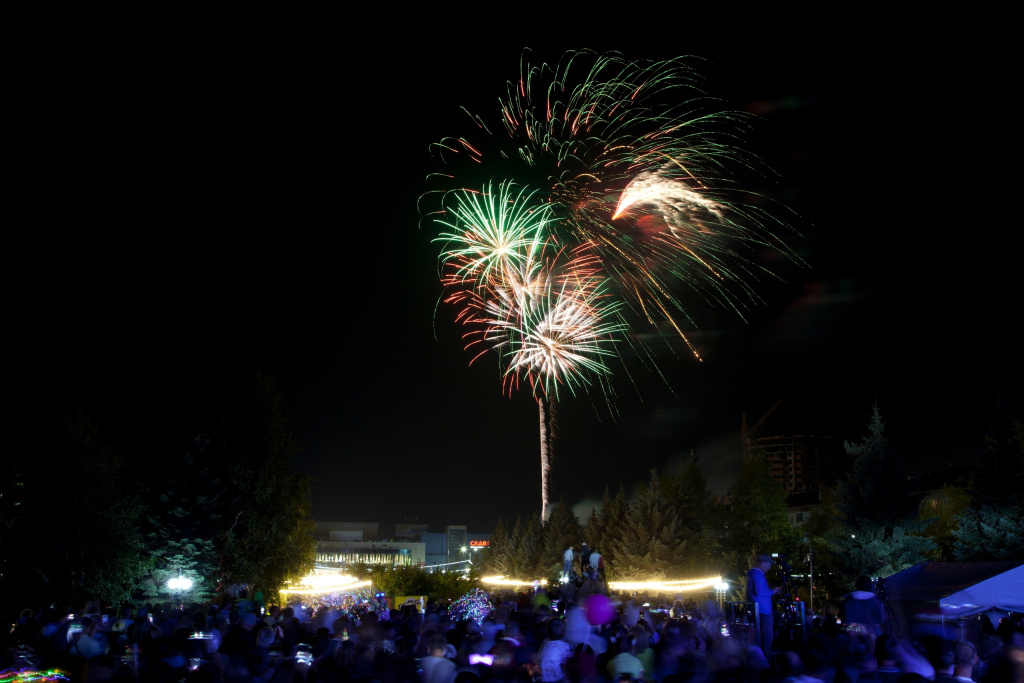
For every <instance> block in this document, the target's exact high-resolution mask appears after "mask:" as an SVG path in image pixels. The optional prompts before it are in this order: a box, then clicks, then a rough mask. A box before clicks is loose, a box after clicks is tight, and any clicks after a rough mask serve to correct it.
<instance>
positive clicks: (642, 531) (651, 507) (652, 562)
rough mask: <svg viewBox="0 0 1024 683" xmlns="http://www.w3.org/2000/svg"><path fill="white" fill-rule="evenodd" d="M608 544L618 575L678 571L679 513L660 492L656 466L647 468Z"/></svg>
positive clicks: (664, 574)
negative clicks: (643, 481)
mask: <svg viewBox="0 0 1024 683" xmlns="http://www.w3.org/2000/svg"><path fill="white" fill-rule="evenodd" d="M609 547H611V548H612V549H613V553H612V555H613V557H614V561H615V564H614V567H615V576H616V577H618V578H622V579H640V578H643V577H650V578H652V579H664V578H667V577H669V576H671V575H675V574H678V573H679V565H680V563H681V560H682V557H683V552H684V549H685V547H686V542H685V541H684V540H683V538H682V525H681V523H680V521H679V516H678V515H677V514H676V512H675V510H674V509H673V508H672V505H671V504H670V503H669V502H668V500H667V499H666V498H665V497H664V496H663V495H662V491H661V478H660V477H659V476H658V471H657V470H651V477H650V479H649V480H648V482H647V484H646V485H644V486H641V487H640V489H639V490H638V491H637V495H636V499H635V500H634V501H633V503H632V504H631V505H630V506H629V508H628V511H627V513H626V518H625V520H624V524H623V527H622V533H621V534H620V535H619V537H618V538H617V539H616V540H615V541H614V542H612V543H611V544H610V546H609ZM605 563H606V564H609V563H608V561H607V559H606V562H605Z"/></svg>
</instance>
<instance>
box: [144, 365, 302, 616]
mask: <svg viewBox="0 0 1024 683" xmlns="http://www.w3.org/2000/svg"><path fill="white" fill-rule="evenodd" d="M180 380H181V384H180V386H181V388H182V391H181V392H180V394H179V395H177V396H175V397H173V398H172V399H171V401H172V402H171V404H170V406H169V410H168V412H167V414H166V417H165V419H164V420H163V423H162V433H159V434H157V435H156V436H155V437H154V436H153V435H150V438H151V439H153V440H154V442H155V443H154V445H153V447H152V448H153V453H154V457H152V458H150V459H149V461H148V465H149V468H150V470H149V472H148V475H147V476H146V477H145V481H146V482H150V486H151V488H150V489H149V490H148V491H147V493H146V500H147V502H148V504H149V505H148V508H149V509H148V513H147V522H148V523H147V527H146V533H147V545H148V546H149V551H150V553H151V554H152V557H153V558H154V560H155V563H154V566H153V568H152V570H151V571H150V572H149V573H148V574H147V575H146V576H145V577H144V578H143V580H142V581H140V583H139V585H138V587H137V589H138V592H139V594H140V597H156V596H157V595H160V594H161V593H166V579H167V578H168V577H170V576H172V575H176V574H177V573H178V571H179V570H180V571H182V572H183V573H185V572H188V573H189V578H190V579H192V581H193V589H192V590H193V593H194V595H195V596H196V597H202V596H209V595H210V592H211V591H224V590H228V589H230V588H231V587H233V586H248V587H250V588H259V589H260V590H262V591H263V592H264V593H265V594H267V595H273V594H274V593H275V592H276V591H277V590H278V589H279V588H280V587H281V585H283V583H284V581H285V579H286V578H288V577H293V576H301V575H304V574H305V573H306V572H307V571H308V570H309V569H310V568H311V567H312V565H313V560H314V555H315V551H316V542H315V540H314V538H313V522H312V519H311V517H310V514H309V511H310V507H311V493H310V487H309V481H308V479H307V478H306V477H305V476H303V475H299V474H295V473H293V472H292V471H291V468H292V465H293V462H294V460H295V458H296V457H297V455H298V453H299V448H298V446H297V445H296V444H295V442H294V439H293V437H292V434H291V432H290V431H289V430H288V428H287V425H286V415H285V414H284V412H283V410H282V408H281V405H280V394H279V392H278V390H277V388H276V386H275V385H274V383H273V381H272V380H271V379H270V378H268V377H266V376H262V375H237V376H234V377H226V376H221V375H217V374H209V375H204V374H199V373H190V372H187V371H186V372H183V373H182V374H181V376H180Z"/></svg>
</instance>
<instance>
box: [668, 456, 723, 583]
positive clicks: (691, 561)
mask: <svg viewBox="0 0 1024 683" xmlns="http://www.w3.org/2000/svg"><path fill="white" fill-rule="evenodd" d="M662 488H663V489H664V493H665V498H666V499H667V500H668V502H669V504H670V505H671V506H672V507H673V508H674V509H675V511H676V514H677V515H678V516H679V521H680V523H681V525H682V532H681V533H682V539H683V541H684V542H685V543H686V552H685V553H683V557H682V558H681V564H680V566H679V568H680V569H682V570H683V571H684V573H687V574H688V573H690V572H693V571H698V570H702V569H703V570H708V569H710V568H711V567H712V566H713V565H714V564H715V560H716V559H717V558H716V556H715V555H716V550H717V546H718V538H717V536H716V533H715V526H716V525H715V519H714V515H715V513H716V511H717V507H718V506H716V505H714V501H713V500H712V497H711V493H710V492H709V491H708V483H707V479H706V478H705V477H704V474H703V473H702V472H701V471H700V468H699V467H698V466H697V460H696V459H695V458H694V459H692V460H690V463H689V464H688V465H687V466H686V467H685V468H684V469H683V470H682V471H681V472H680V473H679V474H678V475H677V476H674V477H664V478H663V479H662Z"/></svg>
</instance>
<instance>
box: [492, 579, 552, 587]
mask: <svg viewBox="0 0 1024 683" xmlns="http://www.w3.org/2000/svg"><path fill="white" fill-rule="evenodd" d="M480 583H486V584H487V585H489V586H508V587H522V586H546V585H548V580H547V579H534V580H533V581H521V580H518V579H506V578H505V577H504V576H484V577H481V578H480Z"/></svg>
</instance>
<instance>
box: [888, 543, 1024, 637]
mask: <svg viewBox="0 0 1024 683" xmlns="http://www.w3.org/2000/svg"><path fill="white" fill-rule="evenodd" d="M880 583H881V584H882V585H884V587H885V589H884V592H885V594H886V595H885V597H887V598H888V607H889V608H890V609H891V612H892V616H893V617H894V619H895V621H896V630H897V632H901V633H904V634H905V633H907V631H908V630H909V629H908V626H909V624H910V622H911V621H912V620H914V619H917V620H920V621H931V622H936V621H939V622H941V623H942V624H943V625H945V624H947V623H958V622H961V623H962V620H964V619H966V618H968V617H971V616H974V615H977V614H983V613H987V614H989V615H990V617H991V616H992V615H993V613H996V612H999V613H1002V615H1003V616H1005V615H1006V614H1007V613H1009V612H1024V562H1022V561H1004V562H922V563H921V564H918V565H915V566H913V567H909V568H907V569H904V570H903V571H901V572H897V573H896V574H893V575H892V576H890V577H888V578H887V579H884V581H883V582H880ZM943 630H945V627H943Z"/></svg>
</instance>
